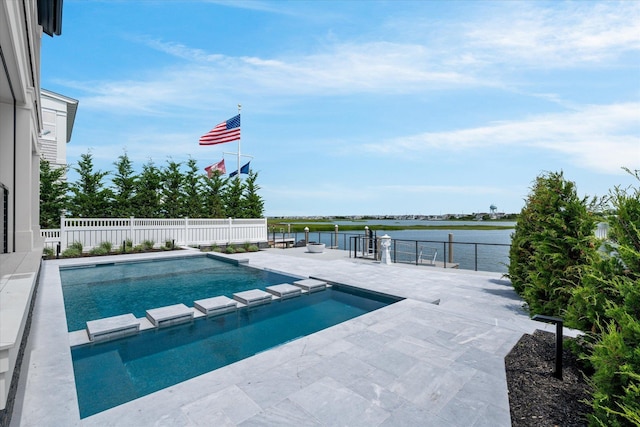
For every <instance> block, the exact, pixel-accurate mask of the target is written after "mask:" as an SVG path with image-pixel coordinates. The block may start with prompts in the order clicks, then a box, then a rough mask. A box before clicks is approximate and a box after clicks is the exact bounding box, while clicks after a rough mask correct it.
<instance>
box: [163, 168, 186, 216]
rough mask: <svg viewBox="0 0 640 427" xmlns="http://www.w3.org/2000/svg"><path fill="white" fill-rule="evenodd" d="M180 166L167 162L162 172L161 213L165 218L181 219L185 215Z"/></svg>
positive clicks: (182, 176) (182, 179)
mask: <svg viewBox="0 0 640 427" xmlns="http://www.w3.org/2000/svg"><path fill="white" fill-rule="evenodd" d="M180 166H182V164H181V163H178V162H174V161H173V160H168V161H167V166H166V167H165V169H164V170H163V171H162V212H163V214H164V217H165V218H181V217H183V216H184V215H185V207H184V204H183V202H184V197H183V195H182V191H183V184H184V175H183V174H182V171H180Z"/></svg>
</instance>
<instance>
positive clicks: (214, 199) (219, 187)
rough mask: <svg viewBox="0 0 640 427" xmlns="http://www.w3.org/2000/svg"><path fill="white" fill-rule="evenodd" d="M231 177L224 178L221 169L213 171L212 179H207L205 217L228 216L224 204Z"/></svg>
mask: <svg viewBox="0 0 640 427" xmlns="http://www.w3.org/2000/svg"><path fill="white" fill-rule="evenodd" d="M228 182H229V178H224V177H223V176H222V174H221V173H220V171H217V170H216V171H213V174H212V176H211V178H210V179H206V180H205V184H204V188H203V190H202V191H203V198H204V217H205V218H227V214H226V211H225V206H224V197H225V188H226V186H227V183H228Z"/></svg>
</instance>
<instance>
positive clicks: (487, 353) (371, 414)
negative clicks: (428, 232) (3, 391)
mask: <svg viewBox="0 0 640 427" xmlns="http://www.w3.org/2000/svg"><path fill="white" fill-rule="evenodd" d="M326 252H327V253H325V254H323V257H322V258H319V257H314V256H312V255H309V256H305V254H304V253H303V252H301V251H296V250H295V249H287V250H275V251H274V250H268V251H261V252H257V253H245V254H242V255H241V256H236V258H238V257H239V258H243V259H248V260H249V266H253V267H258V268H268V269H270V270H276V271H281V272H285V273H289V274H293V275H296V276H300V277H310V278H314V279H319V280H323V281H327V282H330V283H343V284H347V285H352V286H358V287H362V288H366V289H370V290H374V291H377V292H383V293H389V294H393V295H397V296H401V297H404V298H406V299H405V300H403V301H400V302H398V303H396V304H393V305H391V306H388V307H385V308H382V309H380V310H377V311H375V312H371V313H368V314H365V315H363V316H360V317H358V318H355V319H352V320H350V321H348V322H344V323H342V324H339V325H336V326H334V327H331V328H328V329H325V330H322V331H320V332H318V333H316V334H313V335H310V336H307V337H303V338H300V339H298V340H295V341H292V342H289V343H287V344H285V345H282V346H279V347H277V348H275V349H272V350H269V351H265V352H263V353H260V354H258V355H256V356H254V357H251V358H248V359H245V360H242V361H239V362H237V363H234V364H232V365H229V366H227V367H224V368H221V369H218V370H216V371H213V372H209V373H207V374H204V375H201V376H199V377H196V378H194V379H192V380H189V381H185V382H183V383H180V384H177V385H175V386H172V387H169V388H166V389H163V390H160V391H158V392H156V393H153V394H151V395H148V396H144V397H142V398H139V399H136V400H134V401H131V402H128V403H126V404H123V405H120V406H118V407H115V408H112V409H109V410H107V411H104V412H101V413H98V414H96V415H93V416H91V417H88V418H86V419H83V420H80V419H79V415H78V414H79V412H78V409H77V398H76V395H75V389H74V380H73V368H72V365H71V354H70V348H69V338H68V333H67V331H66V322H65V321H64V304H63V300H62V291H61V285H60V277H59V273H58V266H59V265H64V264H67V265H68V264H72V262H71V261H69V260H65V261H62V260H60V261H47V262H45V263H44V265H43V269H42V274H41V282H40V289H39V291H38V295H37V300H36V306H35V313H34V319H33V326H32V330H31V335H30V338H29V343H28V347H27V356H26V357H27V359H26V360H25V363H23V369H22V372H21V378H20V384H19V390H18V398H17V404H16V408H17V413H14V416H13V419H12V422H11V426H40V425H65V426H74V425H75V426H104V425H137V426H146V425H191V426H197V425H231V426H232V425H241V426H269V425H273V426H276V425H277V426H284V425H291V426H294V425H295V426H304V425H308V426H334V425H350V426H357V425H363V426H398V425H411V426H413V425H421V426H430V425H433V426H442V425H447V426H465V427H467V426H484V425H491V426H505V425H510V418H509V401H508V396H507V386H506V379H505V373H504V356H505V355H506V354H507V353H508V351H509V350H510V348H511V347H512V346H513V345H514V344H515V343H516V342H517V340H518V339H519V338H520V336H521V335H522V334H523V333H531V332H533V331H534V330H535V329H547V330H551V329H552V328H553V326H551V325H546V324H542V323H537V322H533V321H531V320H529V318H528V316H527V315H526V314H525V313H524V311H523V310H522V309H521V301H520V299H519V298H518V297H517V295H516V294H515V293H514V292H513V290H512V288H511V286H510V284H509V282H508V281H505V280H504V279H502V278H501V275H500V274H499V273H476V272H468V271H462V270H461V271H455V270H444V269H434V268H420V267H414V268H408V267H407V266H396V265H390V266H389V265H381V264H375V263H372V262H370V261H369V262H367V263H363V262H362V261H359V260H352V259H349V258H348V257H346V256H345V255H344V253H343V254H340V253H339V252H341V251H326ZM163 255H164V254H163ZM180 255H183V256H184V254H180ZM194 255H195V254H194ZM307 255H308V254H307ZM325 255H326V256H325ZM164 256H167V255H164ZM136 257H137V256H126V257H125V258H124V259H127V260H129V259H134V258H136ZM139 257H143V256H142V255H140V256H139ZM230 257H232V258H233V256H230ZM115 258H117V257H115ZM118 259H119V258H118ZM75 262H76V263H77V261H75ZM85 262H86V261H85ZM438 299H439V300H440V303H439V305H435V304H432V302H433V301H435V300H438ZM52 387H55V392H54V391H53V388H52Z"/></svg>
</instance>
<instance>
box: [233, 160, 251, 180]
mask: <svg viewBox="0 0 640 427" xmlns="http://www.w3.org/2000/svg"><path fill="white" fill-rule="evenodd" d="M249 163H251V161H248V162H247V164H245V165H244V166H242V167H241V168H240V173H244V174H247V175H248V174H249ZM236 175H238V171H237V170H236V171H233V172H231V173H230V174H229V178H231V177H232V176H236Z"/></svg>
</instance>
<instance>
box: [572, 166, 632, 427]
mask: <svg viewBox="0 0 640 427" xmlns="http://www.w3.org/2000/svg"><path fill="white" fill-rule="evenodd" d="M627 172H629V173H631V174H632V175H634V176H635V178H636V179H638V181H640V176H639V174H638V171H634V172H631V171H629V170H627ZM611 202H612V204H613V208H614V209H613V214H612V215H610V216H609V218H608V222H609V232H608V236H607V240H606V241H605V245H604V246H605V249H606V252H605V255H604V256H603V259H601V260H599V261H598V262H596V263H594V264H593V266H592V267H591V268H590V269H589V270H588V274H587V275H585V278H584V280H583V283H582V286H580V287H579V288H577V289H576V290H575V291H574V294H573V299H572V302H571V304H570V306H569V309H568V310H567V316H566V319H567V324H568V325H569V326H571V327H578V328H582V330H586V331H590V332H591V333H590V334H587V336H586V341H587V342H590V343H591V345H588V346H585V348H584V349H583V350H585V351H586V356H587V357H586V359H587V360H588V361H589V362H590V364H591V366H592V368H593V370H594V374H593V376H592V378H591V383H592V385H593V399H592V401H591V403H592V406H593V410H594V412H593V414H592V415H591V416H590V418H591V419H590V421H591V425H606V426H631V425H640V188H639V187H635V188H629V189H626V190H623V189H620V188H615V189H614V190H613V191H612V192H611Z"/></svg>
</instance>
